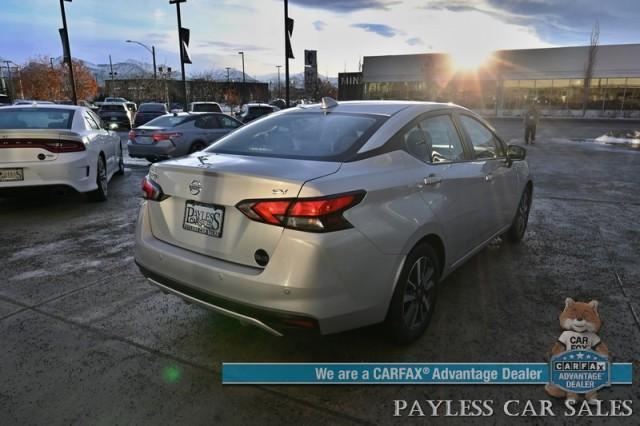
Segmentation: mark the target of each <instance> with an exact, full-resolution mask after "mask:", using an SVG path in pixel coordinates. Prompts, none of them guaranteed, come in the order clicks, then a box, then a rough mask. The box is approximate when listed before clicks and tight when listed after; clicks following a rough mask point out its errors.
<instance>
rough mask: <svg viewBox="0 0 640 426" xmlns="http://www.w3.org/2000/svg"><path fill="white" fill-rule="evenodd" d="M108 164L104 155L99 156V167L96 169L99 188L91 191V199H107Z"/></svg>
mask: <svg viewBox="0 0 640 426" xmlns="http://www.w3.org/2000/svg"><path fill="white" fill-rule="evenodd" d="M108 183H109V182H108V180H107V166H106V164H105V162H104V158H103V157H102V156H99V157H98V167H97V170H96V184H97V185H98V188H97V189H96V190H95V191H91V192H89V199H90V200H91V201H106V199H107V195H108V189H107V187H108Z"/></svg>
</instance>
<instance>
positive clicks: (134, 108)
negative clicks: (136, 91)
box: [125, 101, 138, 116]
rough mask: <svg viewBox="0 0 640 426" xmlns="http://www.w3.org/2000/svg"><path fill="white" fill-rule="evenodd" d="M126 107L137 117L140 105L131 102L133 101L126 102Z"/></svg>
mask: <svg viewBox="0 0 640 426" xmlns="http://www.w3.org/2000/svg"><path fill="white" fill-rule="evenodd" d="M125 105H126V106H127V109H128V110H129V111H131V112H132V113H133V115H134V116H135V114H136V112H138V105H136V103H135V102H131V101H128V102H125Z"/></svg>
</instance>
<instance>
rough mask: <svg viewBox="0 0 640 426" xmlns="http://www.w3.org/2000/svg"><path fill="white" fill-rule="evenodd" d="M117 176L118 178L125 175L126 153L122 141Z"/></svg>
mask: <svg viewBox="0 0 640 426" xmlns="http://www.w3.org/2000/svg"><path fill="white" fill-rule="evenodd" d="M116 174H117V175H118V176H122V175H123V174H124V151H123V148H122V141H120V156H118V171H117V172H116Z"/></svg>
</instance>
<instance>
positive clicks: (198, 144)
mask: <svg viewBox="0 0 640 426" xmlns="http://www.w3.org/2000/svg"><path fill="white" fill-rule="evenodd" d="M204 148H205V145H204V144H203V143H202V142H195V143H194V144H193V145H191V147H189V154H193V153H194V152H198V151H202V150H203V149H204Z"/></svg>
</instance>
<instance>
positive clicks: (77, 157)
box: [0, 151, 98, 192]
mask: <svg viewBox="0 0 640 426" xmlns="http://www.w3.org/2000/svg"><path fill="white" fill-rule="evenodd" d="M90 164H95V162H94V161H89V158H88V155H87V151H84V152H78V153H65V154H58V158H56V159H55V160H54V161H22V162H3V161H2V159H1V158H0V168H9V169H14V168H21V169H23V173H24V180H21V181H10V182H0V189H9V188H23V187H24V188H27V187H46V186H52V187H54V186H57V187H70V188H73V189H74V190H76V191H78V192H89V191H93V190H94V189H96V188H97V187H98V185H97V184H96V171H95V167H91V166H90Z"/></svg>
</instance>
